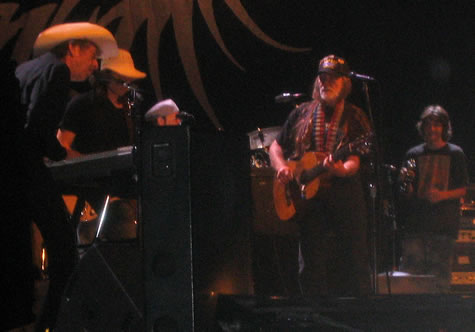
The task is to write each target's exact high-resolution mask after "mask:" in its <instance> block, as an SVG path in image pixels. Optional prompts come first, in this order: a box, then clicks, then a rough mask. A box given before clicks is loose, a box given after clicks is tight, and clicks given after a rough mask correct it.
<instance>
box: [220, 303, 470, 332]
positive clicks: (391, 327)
mask: <svg viewBox="0 0 475 332" xmlns="http://www.w3.org/2000/svg"><path fill="white" fill-rule="evenodd" d="M474 305H475V302H474V298H473V297H462V296H455V295H393V296H377V297H368V298H352V297H347V298H335V297H333V298H332V297H305V298H304V297H299V298H271V297H265V298H264V297H245V296H235V295H230V296H224V295H222V296H220V297H219V299H218V303H217V308H216V311H217V312H216V331H375V332H377V331H381V332H403V331H457V332H469V331H475V318H474V317H475V316H474V315H473V308H474Z"/></svg>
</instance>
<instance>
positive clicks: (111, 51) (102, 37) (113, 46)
mask: <svg viewBox="0 0 475 332" xmlns="http://www.w3.org/2000/svg"><path fill="white" fill-rule="evenodd" d="M72 39H86V40H89V41H91V42H92V43H94V44H95V45H96V46H97V49H98V52H97V53H98V54H97V55H98V57H99V58H102V59H106V58H110V57H114V56H116V55H117V54H118V52H119V49H118V47H117V41H116V40H115V38H114V36H113V35H112V33H110V31H109V30H107V29H106V28H104V27H102V26H100V25H97V24H93V23H89V22H76V23H63V24H58V25H54V26H52V27H49V28H48V29H46V30H44V31H43V32H41V33H40V34H39V35H38V37H37V38H36V41H35V44H34V45H33V54H34V56H39V55H42V54H44V53H46V52H48V51H50V50H51V49H53V48H54V47H55V46H57V45H59V44H61V43H62V42H65V41H68V40H72Z"/></svg>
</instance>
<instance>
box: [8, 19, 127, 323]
mask: <svg viewBox="0 0 475 332" xmlns="http://www.w3.org/2000/svg"><path fill="white" fill-rule="evenodd" d="M33 53H34V55H35V56H36V58H34V59H33V60H30V61H28V62H26V63H23V64H21V65H20V66H18V67H17V69H16V72H15V74H16V77H17V78H18V80H19V82H20V88H21V102H22V104H23V105H24V106H25V108H26V114H25V123H24V129H23V130H22V131H21V132H20V133H19V140H20V141H21V151H20V152H19V153H21V158H22V159H23V164H24V167H23V170H22V172H23V174H24V177H25V181H24V183H25V187H26V188H22V189H25V190H24V191H25V193H26V195H25V197H24V202H23V204H24V207H25V210H26V211H27V213H28V215H29V216H30V217H31V219H32V220H33V221H34V222H35V223H36V225H37V226H38V228H39V230H40V232H41V235H42V236H43V239H44V243H45V246H46V250H47V255H48V274H49V289H48V294H47V297H46V300H45V302H44V306H43V309H42V313H41V316H40V317H39V321H38V325H37V328H36V329H37V330H38V331H44V330H46V329H48V328H54V326H55V323H56V317H57V313H58V310H59V306H60V301H61V296H62V293H63V290H64V287H65V285H66V283H67V280H68V278H69V276H70V274H71V272H72V271H73V269H74V266H75V263H76V260H77V253H76V248H75V236H74V230H73V228H72V227H71V225H70V223H69V222H68V218H67V215H66V214H65V211H66V209H65V207H64V202H63V200H62V197H61V194H60V192H59V190H58V188H57V187H56V185H55V182H54V180H53V178H52V176H51V173H50V172H49V170H48V168H47V167H46V166H45V165H44V162H43V161H44V158H49V159H51V160H60V159H63V158H65V157H66V156H67V151H66V149H64V148H63V147H62V146H61V145H60V144H59V143H58V141H57V139H56V131H57V128H58V124H59V121H60V120H61V118H62V116H63V113H64V110H65V108H66V104H67V102H68V99H69V95H70V82H71V81H83V80H86V79H87V78H88V76H90V75H91V74H92V72H93V71H95V70H96V69H97V68H98V62H97V58H98V57H104V58H106V57H111V56H114V55H116V54H117V53H118V48H117V43H116V41H115V39H114V37H113V36H112V34H111V33H110V32H109V31H108V30H107V29H105V28H103V27H101V26H99V25H96V24H91V23H86V22H78V23H65V24H59V25H56V26H53V27H50V28H48V29H46V30H44V31H43V32H41V33H40V34H39V35H38V37H37V39H36V41H35V44H34V52H33ZM28 221H30V220H25V222H28Z"/></svg>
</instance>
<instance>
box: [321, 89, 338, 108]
mask: <svg viewBox="0 0 475 332" xmlns="http://www.w3.org/2000/svg"><path fill="white" fill-rule="evenodd" d="M342 99H343V96H342V92H341V91H339V92H338V93H337V92H335V91H334V90H329V91H320V100H321V102H322V103H323V104H325V105H327V106H329V107H335V105H336V104H338V103H339V102H340V101H341V100H342Z"/></svg>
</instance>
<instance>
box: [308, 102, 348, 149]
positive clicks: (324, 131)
mask: <svg viewBox="0 0 475 332" xmlns="http://www.w3.org/2000/svg"><path fill="white" fill-rule="evenodd" d="M343 109H344V105H339V107H337V108H335V110H334V111H333V115H332V117H331V120H330V122H329V123H328V125H327V123H326V119H325V110H324V108H323V107H322V105H321V104H318V106H317V107H316V108H315V110H314V114H313V130H312V134H313V142H314V143H313V144H314V146H315V150H316V151H317V152H328V151H333V147H334V145H335V141H336V133H337V131H338V125H339V123H340V119H341V115H342V114H343Z"/></svg>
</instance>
